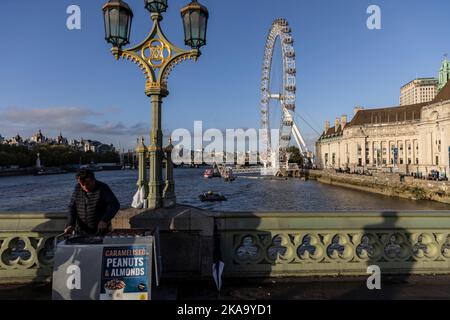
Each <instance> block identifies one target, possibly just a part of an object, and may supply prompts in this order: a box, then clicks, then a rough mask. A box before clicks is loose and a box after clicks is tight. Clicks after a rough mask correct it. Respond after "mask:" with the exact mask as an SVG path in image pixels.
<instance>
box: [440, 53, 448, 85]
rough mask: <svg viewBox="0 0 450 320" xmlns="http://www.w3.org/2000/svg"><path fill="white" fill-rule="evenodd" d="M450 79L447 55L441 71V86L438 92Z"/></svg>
mask: <svg viewBox="0 0 450 320" xmlns="http://www.w3.org/2000/svg"><path fill="white" fill-rule="evenodd" d="M449 79H450V61H448V59H447V55H445V59H444V61H442V66H441V69H440V70H439V84H438V90H441V89H442V88H443V87H444V86H445V85H446V84H447V81H448V80H449Z"/></svg>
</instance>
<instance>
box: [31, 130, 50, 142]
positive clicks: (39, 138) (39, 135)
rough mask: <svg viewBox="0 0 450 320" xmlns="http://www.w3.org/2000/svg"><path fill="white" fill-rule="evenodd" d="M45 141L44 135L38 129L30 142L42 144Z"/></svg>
mask: <svg viewBox="0 0 450 320" xmlns="http://www.w3.org/2000/svg"><path fill="white" fill-rule="evenodd" d="M45 140H46V139H45V137H44V135H43V134H42V132H41V129H39V131H38V132H37V133H35V134H34V135H33V136H32V137H31V142H35V143H44V142H45Z"/></svg>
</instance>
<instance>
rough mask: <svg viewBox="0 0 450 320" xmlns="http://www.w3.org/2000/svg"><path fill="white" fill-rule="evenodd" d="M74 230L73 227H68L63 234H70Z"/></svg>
mask: <svg viewBox="0 0 450 320" xmlns="http://www.w3.org/2000/svg"><path fill="white" fill-rule="evenodd" d="M74 230H75V228H74V227H73V226H68V227H67V228H65V229H64V234H65V235H66V234H72V233H73V231H74Z"/></svg>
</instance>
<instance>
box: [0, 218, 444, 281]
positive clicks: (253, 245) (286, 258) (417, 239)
mask: <svg viewBox="0 0 450 320" xmlns="http://www.w3.org/2000/svg"><path fill="white" fill-rule="evenodd" d="M149 219H151V216H150V217H149ZM205 219H207V220H208V221H211V223H212V222H213V221H215V222H216V224H217V225H218V232H219V237H220V244H221V253H222V258H223V260H224V262H225V270H224V275H225V276H226V277H279V276H313V275H367V267H368V266H369V265H378V266H379V267H380V268H381V271H382V273H384V274H444V273H450V212H441V211H429V212H417V211H416V212H372V211H370V212H364V211H362V212H327V213H324V212H298V213H294V212H282V213H245V212H244V213H220V214H217V213H215V214H212V215H210V216H209V215H206V216H205ZM65 223H66V214H58V213H53V214H50V213H47V214H44V213H9V212H3V213H0V283H14V282H30V281H45V280H49V279H51V275H52V264H53V254H54V248H53V243H54V241H53V240H54V237H55V236H56V235H58V234H60V233H61V232H62V230H63V229H64V226H65ZM208 223H209V222H208ZM208 223H205V226H206V225H208ZM208 228H211V226H210V225H209V226H208ZM198 231H199V230H195V232H196V234H197V235H198ZM180 232H186V233H189V232H191V231H189V230H184V231H178V233H180ZM169 237H170V234H169ZM204 241H206V242H207V243H208V244H207V245H208V246H211V248H212V247H213V245H214V241H213V238H212V237H210V236H209V237H208V238H205V239H204V240H202V241H198V242H202V243H199V244H198V246H204V245H205V242H204ZM172 249H173V248H172ZM175 252H176V251H175ZM208 252H209V253H212V252H213V250H212V249H211V250H209V251H208ZM165 254H166V255H167V254H169V253H165V252H162V258H163V259H164V255H165ZM170 254H176V253H174V250H171V251H170ZM200 258H201V257H200ZM207 258H208V259H207V260H209V259H212V257H207ZM208 269H209V270H210V268H208ZM207 276H210V273H209V272H208V275H207Z"/></svg>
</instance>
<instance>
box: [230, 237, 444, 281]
mask: <svg viewBox="0 0 450 320" xmlns="http://www.w3.org/2000/svg"><path fill="white" fill-rule="evenodd" d="M227 233H228V235H227ZM230 233H231V234H232V235H230ZM222 235H223V236H222V239H223V241H225V243H224V244H223V245H222V251H224V250H225V251H227V250H228V248H229V247H232V248H233V250H229V252H226V253H225V260H226V261H225V265H226V266H227V269H228V271H230V272H231V273H233V274H234V273H235V272H240V273H242V274H245V273H246V272H250V273H254V272H258V270H259V271H260V272H268V271H270V273H276V272H277V271H281V272H287V273H288V274H292V273H305V274H311V273H310V272H312V273H317V274H321V273H325V274H330V273H331V274H340V273H345V272H347V273H349V274H366V268H367V266H369V265H372V264H377V265H381V266H383V267H384V270H385V271H386V270H388V271H392V272H395V270H397V271H398V270H403V271H405V270H406V271H408V272H410V271H411V272H412V271H415V270H417V272H424V273H428V272H432V270H433V268H436V271H438V272H440V273H445V271H446V272H448V273H450V230H445V231H440V232H432V231H429V230H424V231H406V230H401V229H400V230H395V229H393V230H370V231H368V230H361V231H359V232H355V231H353V230H352V231H350V230H349V231H344V230H339V231H334V232H331V231H317V230H311V231H302V232H298V231H287V232H269V231H267V232H264V231H253V232H251V231H243V232H236V231H234V232H231V231H225V230H224V231H223V234H222ZM230 240H232V241H233V243H232V245H231V244H230V243H228V241H230ZM229 245H231V246H229ZM230 252H231V253H230ZM420 268H424V269H423V270H422V271H420ZM443 268H444V270H443Z"/></svg>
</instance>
